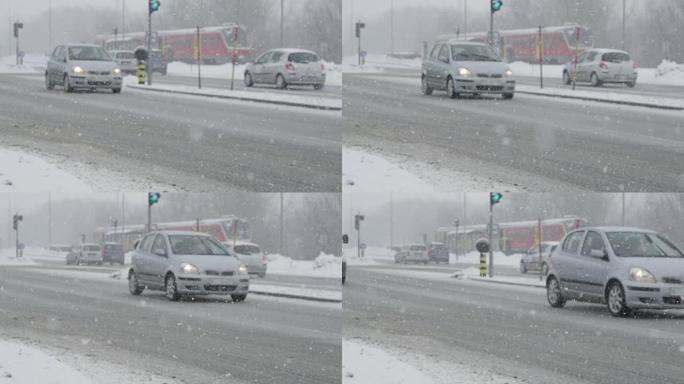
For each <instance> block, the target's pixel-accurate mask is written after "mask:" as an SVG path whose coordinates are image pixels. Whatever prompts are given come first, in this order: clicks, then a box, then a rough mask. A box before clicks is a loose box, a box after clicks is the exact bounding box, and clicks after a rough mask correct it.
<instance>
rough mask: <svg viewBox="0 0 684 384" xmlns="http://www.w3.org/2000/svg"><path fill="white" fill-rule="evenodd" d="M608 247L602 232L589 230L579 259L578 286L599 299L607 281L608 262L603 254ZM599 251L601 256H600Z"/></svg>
mask: <svg viewBox="0 0 684 384" xmlns="http://www.w3.org/2000/svg"><path fill="white" fill-rule="evenodd" d="M606 249H607V248H606V244H605V242H604V241H603V237H601V234H599V233H598V232H595V231H588V232H587V235H586V236H585V237H584V243H583V244H582V251H581V252H580V257H579V261H578V268H577V269H578V272H577V273H578V276H579V278H578V281H579V282H578V286H579V289H580V291H582V292H584V293H585V294H589V295H591V296H593V297H594V298H596V299H597V300H601V299H602V297H603V286H604V284H605V282H606V276H607V275H606V274H607V269H608V263H607V261H606V259H604V257H605V256H603V255H605V254H606ZM597 252H598V253H600V254H601V256H598V254H597Z"/></svg>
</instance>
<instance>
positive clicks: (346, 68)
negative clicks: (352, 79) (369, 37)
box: [342, 54, 422, 73]
mask: <svg viewBox="0 0 684 384" xmlns="http://www.w3.org/2000/svg"><path fill="white" fill-rule="evenodd" d="M342 63H343V65H342V68H343V70H342V72H344V73H378V72H384V70H385V69H406V70H415V71H418V70H420V67H421V65H422V59H420V58H417V59H399V58H396V57H389V56H387V55H382V54H369V55H367V56H366V59H365V63H364V64H362V65H359V59H358V56H346V57H344V59H343V60H342Z"/></svg>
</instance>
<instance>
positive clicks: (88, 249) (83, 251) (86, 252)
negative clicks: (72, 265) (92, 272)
mask: <svg viewBox="0 0 684 384" xmlns="http://www.w3.org/2000/svg"><path fill="white" fill-rule="evenodd" d="M75 254H76V265H81V264H85V265H90V264H97V265H102V262H103V261H102V247H100V246H99V245H98V244H93V243H83V244H80V245H78V246H77V247H76V250H75Z"/></svg>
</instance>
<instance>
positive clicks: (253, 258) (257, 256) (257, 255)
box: [223, 241, 268, 278]
mask: <svg viewBox="0 0 684 384" xmlns="http://www.w3.org/2000/svg"><path fill="white" fill-rule="evenodd" d="M223 244H224V245H225V246H226V247H228V249H229V250H230V251H231V252H232V253H233V254H234V255H235V256H237V258H238V259H240V261H241V262H242V264H244V265H245V266H247V272H248V273H249V274H250V275H258V276H259V277H261V278H264V277H266V269H267V268H268V260H267V259H266V255H265V254H264V253H263V252H262V251H261V249H260V248H259V246H258V245H256V244H254V243H249V242H245V241H238V242H235V244H234V245H233V242H230V241H229V242H224V243H223Z"/></svg>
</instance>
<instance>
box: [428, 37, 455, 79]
mask: <svg viewBox="0 0 684 384" xmlns="http://www.w3.org/2000/svg"><path fill="white" fill-rule="evenodd" d="M450 62H451V59H450V58H449V45H447V44H441V46H440V48H439V53H438V54H437V60H435V61H434V68H433V72H432V75H433V77H432V81H433V84H434V85H433V88H435V89H446V79H447V76H448V75H449V63H450Z"/></svg>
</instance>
